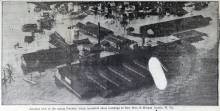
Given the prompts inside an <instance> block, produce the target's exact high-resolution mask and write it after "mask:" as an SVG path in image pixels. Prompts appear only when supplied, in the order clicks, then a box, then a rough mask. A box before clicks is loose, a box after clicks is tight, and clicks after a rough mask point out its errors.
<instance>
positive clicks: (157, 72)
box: [148, 57, 167, 90]
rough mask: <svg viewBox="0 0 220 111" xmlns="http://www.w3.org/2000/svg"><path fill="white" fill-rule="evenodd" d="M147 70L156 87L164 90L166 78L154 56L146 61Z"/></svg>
mask: <svg viewBox="0 0 220 111" xmlns="http://www.w3.org/2000/svg"><path fill="white" fill-rule="evenodd" d="M148 66H149V71H150V73H151V75H152V77H153V80H154V83H155V85H156V86H157V88H158V89H160V90H164V89H165V88H166V87H167V79H166V76H165V73H164V71H163V68H162V64H161V63H160V61H159V60H158V59H157V58H156V57H151V58H150V59H149V62H148Z"/></svg>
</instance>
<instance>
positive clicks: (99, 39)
mask: <svg viewBox="0 0 220 111" xmlns="http://www.w3.org/2000/svg"><path fill="white" fill-rule="evenodd" d="M97 38H98V44H99V45H100V42H101V37H100V23H99V22H98V37H97Z"/></svg>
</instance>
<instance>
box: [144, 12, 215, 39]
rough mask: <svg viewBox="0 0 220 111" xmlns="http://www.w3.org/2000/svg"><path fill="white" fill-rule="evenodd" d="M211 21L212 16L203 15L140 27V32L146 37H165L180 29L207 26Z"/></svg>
mask: <svg viewBox="0 0 220 111" xmlns="http://www.w3.org/2000/svg"><path fill="white" fill-rule="evenodd" d="M210 21H211V18H210V17H203V16H202V15H197V16H192V17H186V18H180V19H175V20H171V21H165V22H159V23H155V24H149V25H144V26H141V27H140V33H141V34H143V36H144V37H163V36H168V35H171V34H173V33H177V32H180V31H185V30H189V29H194V28H199V27H203V26H207V25H208V24H209V22H210Z"/></svg>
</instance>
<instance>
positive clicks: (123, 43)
mask: <svg viewBox="0 0 220 111" xmlns="http://www.w3.org/2000/svg"><path fill="white" fill-rule="evenodd" d="M132 43H134V41H132V40H130V39H127V38H125V37H122V36H115V35H108V36H106V38H105V39H104V40H103V41H102V43H101V44H103V45H104V44H109V45H110V46H112V47H114V48H116V49H123V48H127V47H129V45H131V44H132ZM105 46H106V45H105Z"/></svg>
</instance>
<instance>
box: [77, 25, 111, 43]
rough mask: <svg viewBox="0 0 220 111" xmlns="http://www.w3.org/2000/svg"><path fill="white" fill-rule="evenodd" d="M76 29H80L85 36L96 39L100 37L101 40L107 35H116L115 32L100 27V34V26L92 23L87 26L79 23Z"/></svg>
mask: <svg viewBox="0 0 220 111" xmlns="http://www.w3.org/2000/svg"><path fill="white" fill-rule="evenodd" d="M76 27H78V28H79V31H81V32H83V33H85V34H88V35H91V36H92V37H95V38H97V37H100V38H101V39H103V38H104V37H105V36H107V35H110V34H114V32H113V31H111V30H109V29H106V28H104V27H100V32H99V30H98V29H99V26H98V25H96V24H94V23H91V22H87V23H86V24H83V23H81V22H78V23H77V24H76ZM97 39H98V38H97Z"/></svg>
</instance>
